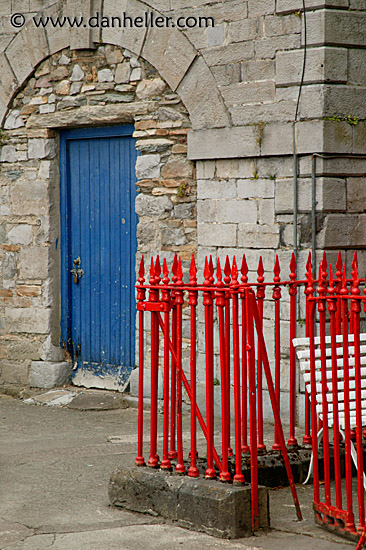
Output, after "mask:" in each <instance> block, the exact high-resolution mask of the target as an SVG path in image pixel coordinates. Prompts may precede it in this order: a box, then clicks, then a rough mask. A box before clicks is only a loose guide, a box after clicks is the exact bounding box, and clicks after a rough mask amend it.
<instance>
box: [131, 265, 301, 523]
mask: <svg viewBox="0 0 366 550" xmlns="http://www.w3.org/2000/svg"><path fill="white" fill-rule="evenodd" d="M290 265H291V273H290V280H289V281H284V282H283V281H281V279H280V266H279V262H278V258H276V263H275V266H274V280H273V282H271V283H266V282H265V280H264V277H263V275H264V269H263V264H262V260H260V263H259V269H258V280H257V282H256V283H255V284H254V285H251V284H249V283H248V267H247V264H246V259H245V256H243V259H242V263H241V269H240V281H239V270H238V267H237V263H236V259H235V258H234V259H233V261H232V263H231V264H230V262H229V259H228V258H227V259H226V262H225V266H224V270H223V272H222V270H221V265H220V261H219V260H218V262H217V266H216V280H215V276H214V275H215V271H214V267H213V262H212V258H210V259H207V258H206V260H205V268H204V273H203V275H204V281H203V283H202V284H198V282H197V269H196V265H195V261H194V258H192V262H191V265H190V270H189V276H190V278H189V282H188V283H184V282H183V271H182V264H181V260H180V258H179V259H178V258H177V257H175V259H174V262H173V266H172V276H171V279H170V277H169V275H170V274H169V270H168V267H167V263H166V261H165V260H164V262H163V267H162V270H161V265H160V260H159V258H156V261H155V262H154V261H153V259H151V267H150V279H149V281H148V284H146V283H145V269H144V262H143V259H142V260H141V264H140V270H139V279H138V284H137V285H136V288H137V310H138V312H139V314H138V317H139V321H138V323H139V352H138V353H139V366H140V370H139V423H138V456H137V458H136V464H137V465H139V466H143V465H145V458H144V455H143V444H144V433H143V414H144V412H143V391H144V368H142V367H143V365H144V364H145V362H146V353H147V350H148V347H147V342H146V340H147V339H148V338H147V333H146V331H145V321H146V316H147V315H148V316H149V318H148V320H149V327H150V334H149V340H150V349H149V350H148V351H149V354H150V357H149V363H150V365H149V367H150V376H151V388H150V390H151V391H150V395H151V416H150V451H149V458H148V460H147V465H148V466H150V467H153V468H156V467H160V468H162V469H171V468H172V467H173V461H174V469H175V471H176V472H177V473H180V474H185V473H187V475H188V476H190V477H197V476H198V475H199V470H198V467H197V424H199V425H200V427H201V429H202V432H203V434H204V436H205V438H206V461H207V467H206V469H205V477H206V478H209V479H215V478H216V477H218V478H219V479H220V480H221V481H224V482H225V481H226V482H228V481H233V482H234V483H245V482H246V481H249V480H245V479H244V476H243V473H242V457H243V453H248V452H250V458H251V480H250V481H251V491H252V520H253V530H255V529H256V528H257V526H258V471H257V454H258V450H261V451H263V450H265V448H266V447H265V444H264V439H263V406H262V402H263V381H265V383H266V387H267V391H268V394H269V397H270V400H271V407H272V418H274V420H275V429H274V432H275V434H274V445H273V449H275V450H280V451H281V452H282V455H283V458H284V462H285V466H286V471H287V475H288V479H289V483H290V486H291V490H292V493H293V498H294V502H295V506H296V510H297V514H298V516H299V517H301V512H300V508H299V504H298V499H297V495H296V489H295V485H294V481H293V477H292V472H291V468H290V463H289V459H288V455H287V448H286V443H285V439H284V434H283V429H282V423H281V417H280V368H281V365H280V361H281V355H280V338H281V327H280V321H281V315H280V300H281V297H282V289H283V287H285V286H287V288H288V290H289V296H290V311H291V314H292V316H293V317H292V321H291V322H290V332H291V334H290V337H294V336H295V332H296V331H295V325H294V324H295V322H296V320H295V316H296V294H297V289H298V286H299V285H300V284H301V282H300V281H297V280H296V271H295V269H296V263H295V260H294V257H292V260H291V264H290ZM161 271H162V272H161ZM161 275H162V277H161ZM268 287H272V288H271V291H272V294H271V297H272V299H273V300H274V303H275V334H276V342H275V343H276V353H275V384H273V381H272V374H271V368H270V362H269V359H268V354H267V350H266V345H265V340H264V336H263V318H264V317H263V311H264V307H263V302H264V299H265V294H266V290H267V289H268ZM199 308H203V312H202V317H203V320H204V344H205V345H204V352H205V353H204V357H205V379H206V385H205V415H204V414H202V413H201V410H200V408H199V406H198V402H197V395H196V387H197V319H198V317H199V311H198V310H199ZM183 312H184V314H185V317H188V319H189V324H190V326H189V338H188V341H189V346H188V347H189V355H190V357H189V371H188V372H186V371H185V370H184V368H183V346H182V340H183V338H182V334H183ZM215 319H216V321H215ZM215 322H216V325H217V328H218V334H219V338H218V342H217V343H216V349H218V350H219V353H218V359H219V372H216V376H218V377H219V380H218V382H219V384H220V387H221V404H220V405H219V406H217V405H216V407H215V402H214V401H215V393H214V386H215V381H216V382H217V380H215V364H214V363H215V353H214V350H215V347H214V333H215V331H214V325H215ZM161 344H162V346H161ZM159 367H160V368H162V369H163V376H164V379H163V426H162V432H163V437H162V449H161V450H160V451H159V452H160V453H162V457H161V459H160V457H159V455H158V378H159ZM295 368H296V364H295V355H294V350H293V349H292V351H291V355H290V377H291V383H292V387H293V389H294V392H295V376H296V372H295ZM263 374H264V377H265V379H264V380H262V376H263ZM231 387H233V396H232V398H231V395H230V394H231ZM183 388H184V390H185V392H186V394H187V396H188V399H189V402H190V415H191V417H190V445H189V449H187V450H185V449H184V447H183V424H182V421H183V415H182V405H183ZM294 392H293V394H290V401H291V403H290V410H291V425H290V437H289V441H288V443H289V444H290V445H296V444H297V441H296V439H295V395H294ZM218 408H219V409H220V410H218ZM218 415H219V416H221V426H220V428H221V431H220V437H219V438H218V439H219V441H215V440H214V439H215V438H214V432H215V422H216V423H217V418H216V420H215V417H217V416H218ZM204 416H205V417H204ZM231 418H233V419H234V434H231V430H230V420H231ZM248 428H249V430H248ZM309 437H310V436H309ZM218 445H219V447H220V450H219V448H218ZM188 450H189V455H188ZM232 454H233V455H234V459H235V472H234V473H233V476H232V475H231V473H230V471H229V464H228V463H229V456H230V455H232ZM184 456H186V460H187V457H188V456H189V464H187V466H188V468H187V467H186V463H185V460H184Z"/></svg>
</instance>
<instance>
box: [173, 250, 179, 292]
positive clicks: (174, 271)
mask: <svg viewBox="0 0 366 550" xmlns="http://www.w3.org/2000/svg"><path fill="white" fill-rule="evenodd" d="M177 269H178V256H177V253H175V254H174V259H173V264H172V273H173V276H172V282H173V284H175V283H176V282H177Z"/></svg>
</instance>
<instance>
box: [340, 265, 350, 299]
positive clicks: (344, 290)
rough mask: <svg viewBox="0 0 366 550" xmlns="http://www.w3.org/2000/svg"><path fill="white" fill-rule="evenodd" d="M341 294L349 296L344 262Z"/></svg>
mask: <svg viewBox="0 0 366 550" xmlns="http://www.w3.org/2000/svg"><path fill="white" fill-rule="evenodd" d="M340 293H341V294H343V295H345V294H348V289H347V277H346V264H345V263H344V262H343V268H342V288H341V292H340Z"/></svg>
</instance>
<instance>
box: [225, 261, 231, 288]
mask: <svg viewBox="0 0 366 550" xmlns="http://www.w3.org/2000/svg"><path fill="white" fill-rule="evenodd" d="M224 273H225V277H224V283H225V284H226V285H229V284H230V280H231V277H230V275H231V267H230V260H229V256H226V261H225V266H224Z"/></svg>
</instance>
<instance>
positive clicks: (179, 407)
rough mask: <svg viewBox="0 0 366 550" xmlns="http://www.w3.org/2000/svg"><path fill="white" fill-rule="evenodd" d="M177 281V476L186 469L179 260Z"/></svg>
mask: <svg viewBox="0 0 366 550" xmlns="http://www.w3.org/2000/svg"><path fill="white" fill-rule="evenodd" d="M176 275H177V281H176V282H175V285H176V287H175V296H176V299H175V301H176V307H177V403H176V407H177V464H176V466H175V471H176V472H177V473H179V474H184V473H185V471H186V467H185V465H184V459H183V410H182V406H183V403H182V401H183V394H182V370H183V368H182V314H183V313H182V307H183V302H184V299H183V290H181V289H180V288H179V287H180V286H182V285H183V281H182V277H183V272H182V266H181V259H180V258H179V260H178V269H177V273H176Z"/></svg>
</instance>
